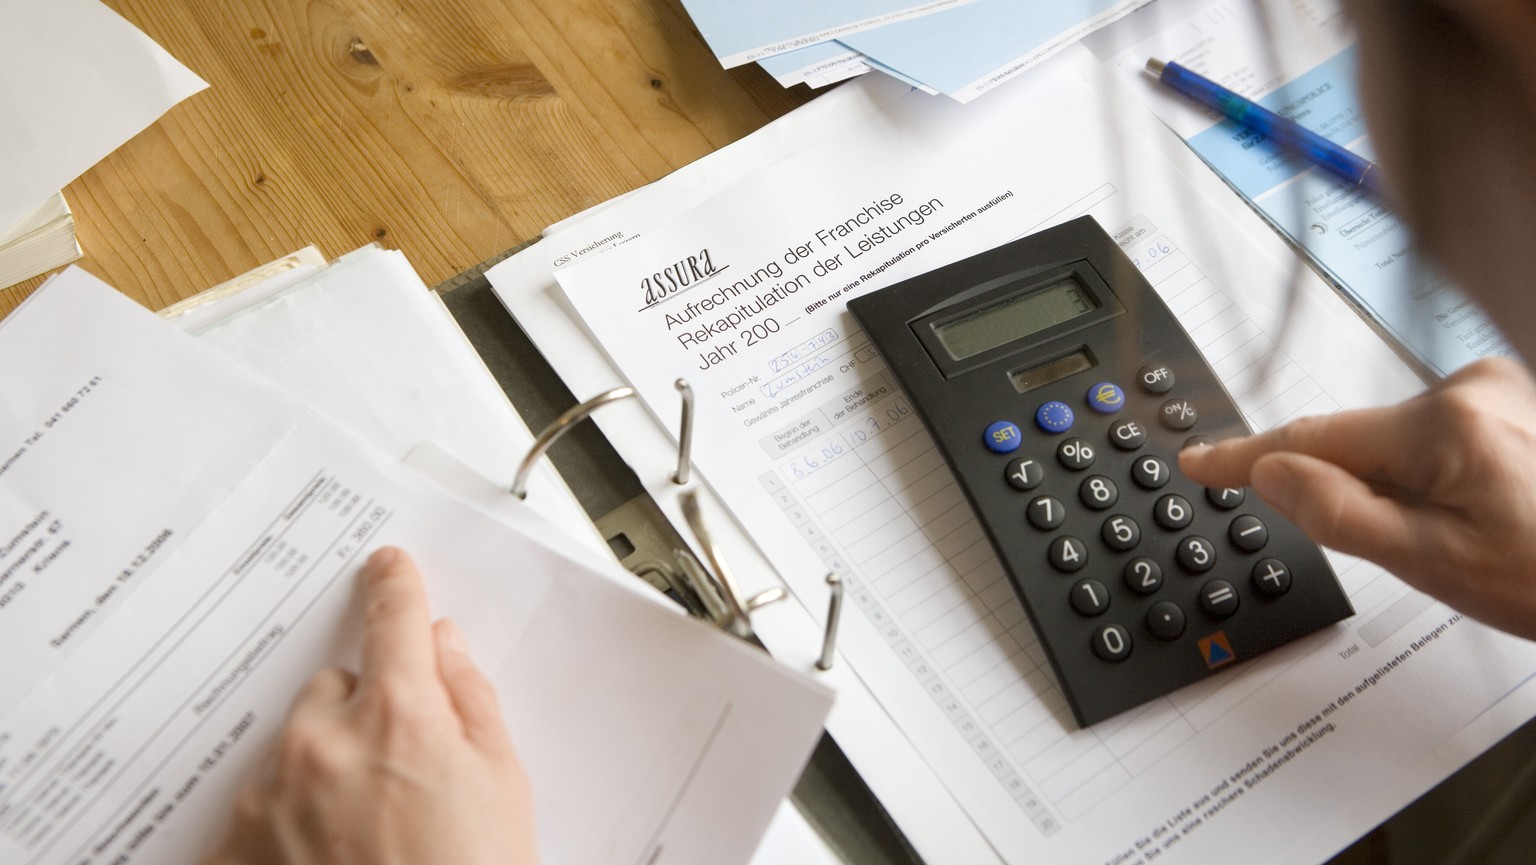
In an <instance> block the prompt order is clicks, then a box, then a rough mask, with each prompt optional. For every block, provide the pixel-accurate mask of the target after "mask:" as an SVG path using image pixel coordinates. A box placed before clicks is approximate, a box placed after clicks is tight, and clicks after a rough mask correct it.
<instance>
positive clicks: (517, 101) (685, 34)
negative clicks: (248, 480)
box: [0, 0, 810, 314]
mask: <svg viewBox="0 0 1536 865" xmlns="http://www.w3.org/2000/svg"><path fill="white" fill-rule="evenodd" d="M106 2H107V5H109V6H111V7H112V8H114V9H116V10H117V11H118V12H119V13H121V14H122V15H123V16H124V17H126V18H127V19H128V20H130V21H132V22H133V23H134V24H136V25H137V26H138V27H139V28H140V29H142V30H143V31H144V32H145V33H147V34H148V35H149V36H150V37H151V38H152V39H154V40H155V41H157V42H159V43H160V44H161V45H163V46H165V48H166V49H167V50H169V51H170V53H171V54H172V55H174V56H175V57H176V58H177V59H178V60H180V61H181V62H182V63H184V64H186V65H187V66H189V67H190V68H191V69H192V70H193V71H195V72H196V73H198V74H199V75H201V76H202V77H203V78H204V79H205V80H206V81H208V82H209V84H210V85H211V87H210V88H209V89H208V90H205V91H203V92H202V93H199V94H197V95H195V96H193V97H191V98H190V99H187V100H186V101H185V102H183V103H181V104H180V105H178V106H176V107H175V108H173V109H171V111H170V112H169V113H167V114H166V115H165V116H164V117H162V118H161V119H160V120H159V121H158V122H157V123H155V124H154V125H152V126H151V127H150V128H149V129H147V130H145V131H144V132H142V133H140V134H139V135H138V136H137V137H135V138H134V139H133V140H131V141H129V142H128V143H127V144H125V145H124V146H123V147H122V148H120V149H119V150H117V151H116V152H115V153H113V154H112V155H110V156H109V157H107V158H106V159H105V160H103V161H102V162H101V163H99V164H97V165H96V166H95V167H94V168H93V169H91V170H90V171H89V172H87V173H86V174H85V175H84V176H82V177H81V178H80V179H79V180H77V181H75V182H74V183H72V184H70V185H69V186H68V187H66V189H65V197H66V198H67V199H68V200H69V203H70V206H71V207H72V208H73V209H74V212H75V218H76V226H77V231H78V234H79V239H80V245H81V246H82V247H83V248H84V250H85V258H84V259H83V261H82V262H81V264H82V265H83V266H84V267H85V268H86V269H87V270H90V271H91V272H92V273H94V274H96V275H97V276H100V277H101V278H103V279H105V280H106V281H107V282H109V283H111V284H112V285H115V286H116V287H117V288H118V289H119V290H121V291H122V292H123V293H125V294H127V295H128V296H129V297H132V298H133V299H135V300H137V301H139V302H140V303H142V304H144V305H146V306H148V307H150V308H152V309H159V308H161V307H164V306H167V305H169V304H172V303H174V302H176V301H177V300H180V299H182V298H184V297H188V296H190V295H192V294H196V293H197V292H199V291H201V290H203V289H204V288H207V287H209V286H211V285H214V284H217V283H219V282H222V281H224V280H226V279H229V278H230V277H232V276H235V275H237V274H240V273H242V272H244V271H246V270H249V269H250V268H252V267H255V266H257V265H259V264H261V263H263V262H266V261H269V260H271V259H273V258H276V257H279V256H281V255H283V254H285V253H288V252H291V251H293V250H295V249H298V248H300V247H303V246H305V245H308V244H311V243H313V244H315V245H317V246H318V247H319V248H320V250H321V251H322V252H323V253H325V254H326V255H327V256H328V257H334V256H337V255H340V254H342V253H345V252H347V251H349V250H352V249H355V248H357V247H359V246H362V245H364V244H368V243H375V242H377V243H380V244H383V245H385V246H388V247H391V248H396V249H400V250H403V251H404V252H405V254H406V256H407V258H409V259H410V261H411V263H412V264H414V265H415V267H416V269H417V270H418V271H419V272H420V273H421V275H422V278H423V279H424V280H426V282H427V283H428V284H429V285H432V284H436V283H438V282H441V281H443V280H445V279H447V278H449V277H451V276H453V275H454V274H455V273H458V272H459V271H461V270H464V269H466V268H468V267H471V266H473V265H475V264H477V263H478V262H480V261H483V260H485V259H487V258H490V257H491V256H493V255H496V254H497V253H499V252H501V251H503V250H505V249H507V248H510V247H512V246H515V245H517V244H518V243H521V242H523V241H525V240H528V239H529V238H531V237H534V236H536V235H537V234H538V233H539V231H540V230H542V229H543V228H544V227H545V226H546V225H549V224H550V223H552V222H555V221H557V220H559V219H562V218H564V217H566V216H569V215H571V214H572V213H575V212H577V211H579V210H582V209H584V208H586V207H590V206H592V205H594V204H597V203H599V202H602V201H604V200H606V199H608V198H612V197H613V196H615V195H618V194H620V193H622V192H625V191H628V190H630V189H633V188H635V187H637V186H640V185H642V184H644V183H648V182H650V181H652V180H655V179H657V178H659V177H661V176H663V175H665V174H667V173H668V172H670V171H672V170H674V169H676V168H679V167H681V166H683V165H685V164H687V163H689V162H692V161H693V160H695V159H698V158H699V157H701V156H704V155H705V154H707V153H709V152H710V151H712V150H714V149H716V148H718V147H720V146H722V145H725V144H728V143H730V142H731V141H734V140H736V139H738V138H740V137H742V136H743V135H746V134H747V133H749V132H751V131H752V130H754V129H756V128H758V127H760V126H762V125H763V124H764V123H766V122H768V121H769V120H771V119H773V118H775V117H777V116H779V115H781V114H783V113H784V112H786V111H788V110H790V109H792V108H794V107H795V106H796V105H798V104H800V103H801V102H803V101H805V100H806V99H808V98H809V96H810V93H809V92H808V91H807V90H806V89H805V88H803V87H801V88H796V89H794V90H790V91H786V90H784V89H782V88H781V87H780V86H779V85H778V84H777V83H775V82H774V81H773V80H772V78H770V77H769V76H768V75H766V74H765V73H763V72H762V71H761V70H759V69H757V68H756V67H745V68H742V69H737V70H729V71H727V70H723V69H721V68H720V65H719V63H718V62H717V61H716V60H715V59H714V56H713V55H712V54H710V52H709V50H708V48H707V47H706V46H705V45H704V42H703V40H702V39H701V38H700V36H699V35H698V33H697V31H696V30H694V28H693V26H692V24H691V22H690V21H689V19H688V16H687V14H686V13H685V12H684V11H683V9H682V7H681V6H680V5H679V4H678V3H677V2H676V0H106ZM40 282H41V278H38V279H33V280H29V281H27V282H24V283H22V284H21V285H18V286H14V287H12V288H9V289H5V290H3V291H0V314H3V313H5V312H8V311H10V310H11V309H13V308H15V306H16V305H17V304H18V303H20V301H21V300H22V298H24V297H25V296H26V295H27V294H28V293H29V292H30V291H31V290H33V289H34V288H36V286H37V285H38V284H39V283H40Z"/></svg>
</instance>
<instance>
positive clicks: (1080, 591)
mask: <svg viewBox="0 0 1536 865" xmlns="http://www.w3.org/2000/svg"><path fill="white" fill-rule="evenodd" d="M1072 609H1074V610H1077V611H1078V613H1080V614H1082V615H1084V616H1097V615H1098V614H1100V613H1102V612H1104V611H1105V610H1107V609H1109V590H1108V589H1106V588H1104V584H1103V583H1101V582H1099V581H1098V580H1078V581H1077V585H1075V586H1073V587H1072Z"/></svg>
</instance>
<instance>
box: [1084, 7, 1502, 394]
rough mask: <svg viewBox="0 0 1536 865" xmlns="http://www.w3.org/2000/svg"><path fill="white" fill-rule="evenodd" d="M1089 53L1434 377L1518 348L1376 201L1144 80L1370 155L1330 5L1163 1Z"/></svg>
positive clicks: (1350, 66)
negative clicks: (1200, 81)
mask: <svg viewBox="0 0 1536 865" xmlns="http://www.w3.org/2000/svg"><path fill="white" fill-rule="evenodd" d="M1084 44H1085V45H1087V46H1088V47H1089V48H1090V49H1092V50H1093V51H1094V52H1095V53H1096V54H1097V55H1098V56H1099V57H1100V59H1102V60H1103V61H1104V62H1105V63H1106V64H1108V65H1109V66H1110V67H1111V68H1112V69H1113V70H1114V71H1115V73H1116V74H1117V75H1118V76H1120V77H1121V78H1122V79H1123V80H1124V81H1126V83H1127V84H1128V85H1129V86H1130V87H1131V88H1132V89H1134V91H1135V92H1137V93H1138V94H1140V95H1141V96H1142V98H1143V99H1145V100H1146V102H1147V104H1148V105H1149V106H1151V107H1152V109H1153V110H1154V111H1156V112H1157V114H1158V116H1160V117H1162V118H1163V120H1164V121H1166V122H1167V123H1168V125H1169V126H1171V127H1172V128H1173V130H1174V131H1175V132H1177V133H1178V134H1179V135H1180V136H1181V137H1183V138H1184V139H1185V141H1187V142H1188V144H1189V146H1190V148H1191V149H1193V150H1194V151H1195V152H1196V153H1198V154H1200V157H1201V158H1202V159H1204V160H1205V161H1206V162H1207V163H1208V164H1209V165H1210V166H1211V167H1212V168H1213V169H1215V170H1216V171H1217V172H1218V173H1219V174H1221V176H1222V177H1224V178H1226V180H1227V182H1228V183H1230V184H1231V185H1232V187H1233V188H1234V189H1236V190H1237V191H1238V193H1240V194H1241V195H1243V196H1244V197H1245V198H1247V199H1249V200H1250V201H1252V202H1253V203H1254V206H1255V207H1257V208H1259V210H1260V211H1261V212H1262V213H1263V214H1264V216H1265V218H1267V219H1268V220H1269V221H1270V222H1271V223H1272V224H1273V225H1274V226H1275V227H1276V228H1277V229H1278V230H1279V231H1280V232H1282V233H1283V234H1284V235H1285V236H1286V237H1288V238H1289V239H1290V240H1291V242H1293V243H1295V244H1296V245H1297V246H1299V247H1301V248H1302V249H1304V250H1306V253H1307V255H1309V256H1311V257H1312V259H1313V260H1314V261H1316V263H1317V265H1318V266H1319V267H1321V268H1322V269H1323V271H1324V272H1325V273H1326V274H1327V276H1328V277H1329V279H1331V280H1332V281H1333V282H1334V283H1335V284H1337V285H1338V286H1339V287H1340V288H1342V289H1343V290H1344V291H1345V292H1346V293H1347V294H1348V295H1349V296H1350V297H1351V298H1352V299H1353V300H1354V302H1355V303H1357V304H1359V305H1360V306H1361V307H1362V308H1363V309H1364V310H1365V312H1366V313H1367V314H1368V315H1370V316H1371V317H1373V318H1374V319H1376V320H1377V321H1378V322H1379V323H1380V324H1381V326H1382V327H1383V328H1385V329H1386V331H1387V332H1388V333H1390V334H1391V335H1392V336H1393V337H1394V338H1396V339H1397V340H1398V341H1400V342H1401V343H1402V344H1403V345H1405V346H1406V347H1407V348H1408V349H1409V350H1410V351H1412V352H1413V353H1414V354H1415V355H1417V356H1418V358H1419V359H1420V360H1422V361H1423V362H1424V363H1425V364H1427V365H1428V366H1429V367H1430V368H1431V369H1432V370H1434V371H1435V372H1437V373H1439V374H1441V375H1446V374H1449V373H1451V372H1454V371H1455V370H1457V369H1459V368H1460V367H1463V366H1465V365H1467V364H1468V363H1471V362H1472V361H1474V360H1477V359H1478V358H1482V357H1490V356H1495V355H1508V354H1510V353H1511V352H1512V351H1513V349H1512V348H1511V347H1510V345H1509V343H1508V341H1507V340H1505V338H1504V336H1503V334H1501V333H1499V332H1498V329H1497V328H1496V327H1494V325H1493V322H1492V321H1490V320H1489V319H1488V316H1487V315H1486V314H1485V313H1484V312H1483V311H1482V310H1481V309H1480V308H1479V307H1478V306H1477V305H1476V304H1474V303H1472V301H1470V300H1468V299H1467V298H1466V297H1465V296H1464V295H1463V294H1462V293H1461V292H1460V291H1459V290H1458V289H1457V288H1456V287H1455V286H1453V285H1452V284H1451V283H1450V282H1448V281H1447V280H1446V279H1445V278H1444V277H1442V276H1440V275H1438V274H1436V273H1435V272H1433V271H1432V270H1430V269H1429V268H1427V267H1426V265H1425V262H1424V261H1423V260H1422V259H1420V258H1419V257H1418V256H1416V255H1415V253H1414V248H1413V240H1412V238H1411V237H1410V236H1409V231H1408V227H1407V226H1406V225H1404V224H1403V221H1402V220H1401V219H1400V218H1399V217H1398V216H1397V214H1396V213H1394V212H1392V211H1391V210H1390V209H1389V208H1388V207H1387V206H1386V205H1385V204H1383V203H1382V202H1379V201H1376V200H1374V199H1372V198H1370V197H1369V196H1366V195H1365V194H1364V193H1361V192H1359V191H1358V190H1356V189H1355V188H1354V187H1352V186H1351V185H1350V184H1348V183H1347V182H1345V181H1343V180H1340V179H1338V178H1337V177H1335V176H1333V175H1332V174H1329V173H1328V172H1326V171H1323V170H1322V169H1320V168H1315V167H1313V166H1311V165H1310V164H1308V163H1307V162H1306V160H1304V159H1302V158H1300V157H1296V156H1290V155H1288V154H1285V153H1284V152H1282V151H1280V150H1278V149H1277V148H1276V147H1275V146H1274V145H1273V144H1272V143H1270V142H1268V141H1265V140H1263V138H1262V136H1259V135H1257V134H1256V133H1254V132H1252V131H1251V130H1249V129H1247V128H1246V127H1244V126H1242V125H1241V124H1239V123H1237V122H1236V121H1232V120H1226V119H1224V118H1222V117H1220V116H1218V115H1216V114H1214V113H1212V112H1210V111H1209V110H1207V109H1206V108H1204V107H1203V106H1200V105H1196V104H1195V103H1193V102H1192V101H1190V100H1189V99H1187V98H1186V97H1184V96H1182V95H1180V94H1178V93H1175V92H1174V91H1173V90H1171V89H1170V88H1167V87H1164V86H1163V85H1161V84H1158V83H1157V81H1156V80H1155V79H1153V78H1152V77H1151V76H1149V75H1147V74H1146V73H1145V72H1144V71H1143V67H1144V66H1145V65H1146V61H1147V58H1149V57H1155V58H1158V59H1160V60H1172V61H1175V62H1177V63H1180V64H1181V65H1184V66H1186V67H1188V68H1190V69H1192V70H1194V71H1195V72H1198V73H1199V74H1201V75H1204V76H1205V77H1207V78H1210V79H1212V80H1214V81H1216V82H1217V83H1219V84H1221V85H1222V86H1224V87H1226V88H1228V89H1230V90H1233V91H1236V92H1237V93H1240V94H1242V95H1243V96H1246V97H1248V98H1250V99H1254V100H1256V101H1257V102H1258V103H1259V104H1260V105H1263V106H1264V107H1265V108H1268V109H1269V110H1271V111H1274V112H1276V113H1278V114H1281V115H1283V116H1285V117H1289V118H1291V119H1293V120H1295V121H1297V122H1298V123H1300V124H1301V125H1302V126H1305V127H1306V128H1308V129H1310V130H1312V131H1313V132H1317V133H1319V134H1321V135H1323V136H1325V137H1327V138H1328V139H1330V140H1332V141H1335V142H1337V143H1339V144H1342V145H1344V146H1345V147H1348V148H1349V149H1350V150H1352V151H1354V152H1355V153H1357V154H1359V155H1361V156H1364V157H1366V158H1368V159H1371V158H1374V156H1375V154H1374V151H1373V148H1372V147H1371V141H1370V137H1369V136H1368V135H1367V134H1366V130H1365V117H1364V115H1363V113H1362V112H1361V109H1360V98H1359V93H1358V92H1357V90H1356V87H1355V67H1356V65H1357V60H1356V56H1355V55H1356V50H1355V39H1354V33H1353V31H1352V30H1351V28H1350V27H1349V26H1348V23H1347V22H1346V21H1345V18H1344V14H1343V11H1342V10H1341V9H1340V8H1339V5H1338V3H1337V2H1335V0H1288V2H1278V0H1265V2H1261V3H1251V2H1238V0H1216V2H1211V0H1170V2H1165V3H1159V4H1157V5H1156V6H1154V7H1149V8H1148V9H1146V10H1144V11H1143V12H1141V13H1138V14H1136V15H1132V16H1130V17H1129V18H1126V19H1125V20H1123V21H1121V22H1120V23H1118V24H1116V25H1115V26H1113V27H1111V28H1109V29H1108V30H1105V31H1100V32H1099V33H1097V34H1094V35H1093V36H1091V37H1089V38H1088V40H1087V41H1085V43H1084ZM1385 170H1387V171H1388V172H1390V170H1391V169H1390V167H1388V168H1387V169H1385ZM1388 176H1389V180H1390V174H1389V175H1388Z"/></svg>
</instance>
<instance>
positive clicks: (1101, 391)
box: [1088, 381, 1125, 414]
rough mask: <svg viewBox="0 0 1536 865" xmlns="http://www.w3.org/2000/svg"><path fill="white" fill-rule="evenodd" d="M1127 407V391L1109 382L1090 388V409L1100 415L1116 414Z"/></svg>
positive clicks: (1102, 382)
mask: <svg viewBox="0 0 1536 865" xmlns="http://www.w3.org/2000/svg"><path fill="white" fill-rule="evenodd" d="M1124 405H1125V391H1123V390H1121V389H1120V386H1119V385H1117V384H1115V383H1113V382H1108V381H1101V382H1099V383H1098V384H1096V385H1094V386H1093V387H1090V388H1088V407H1089V408H1091V409H1093V410H1094V411H1096V412H1098V413H1099V414H1114V413H1115V412H1117V411H1119V410H1120V409H1121V408H1122V407H1124Z"/></svg>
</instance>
